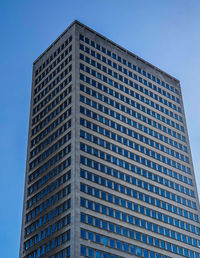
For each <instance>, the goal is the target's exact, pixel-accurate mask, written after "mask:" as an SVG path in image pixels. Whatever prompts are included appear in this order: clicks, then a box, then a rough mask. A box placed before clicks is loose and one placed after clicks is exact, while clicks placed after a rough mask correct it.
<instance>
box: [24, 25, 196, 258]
mask: <svg viewBox="0 0 200 258" xmlns="http://www.w3.org/2000/svg"><path fill="white" fill-rule="evenodd" d="M199 211H200V210H199V201H198V196H197V188H196V183H195V177H194V169H193V165H192V158H191V151H190V146H189V139H188V133H187V127H186V121H185V114H184V107H183V100H182V95H181V88H180V82H179V80H177V79H176V78H174V77H172V76H171V75H169V74H167V73H165V72H163V71H161V70H160V69H158V68H157V67H155V66H153V65H152V64H150V63H148V62H146V61H145V60H143V59H141V58H139V57H138V56H136V55H134V54H132V53H131V52H129V51H128V50H126V49H124V48H122V47H121V46H119V45H117V44H116V43H114V42H112V41H110V40H109V39H107V38H105V37H103V36H102V35H100V34H99V33H97V32H95V31H93V30H91V29H90V28H88V27H86V26H85V25H83V24H81V23H79V22H77V21H75V22H74V23H72V24H71V26H69V27H68V28H67V30H66V31H65V32H64V33H63V34H62V35H61V36H60V37H59V38H58V39H57V40H56V41H55V42H54V43H53V44H52V45H51V46H50V47H49V48H48V49H47V50H46V51H45V52H44V53H43V54H42V55H41V56H39V58H38V59H37V60H36V61H35V62H34V65H33V80H32V93H31V107H30V123H29V135H28V149H27V168H26V178H25V190H24V207H23V219H22V233H21V245H20V258H22V257H23V258H38V257H52V258H61V257H62V258H63V257H73V258H78V257H94V258H119V257H120V258H121V257H124V258H127V257H149V258H152V257H153V258H158V257H159V258H160V257H162V258H164V257H173V258H174V257H190V258H193V257H194V258H197V257H198V258H199V257H200V225H199Z"/></svg>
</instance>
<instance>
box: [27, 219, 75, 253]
mask: <svg viewBox="0 0 200 258" xmlns="http://www.w3.org/2000/svg"><path fill="white" fill-rule="evenodd" d="M69 223H70V214H68V215H67V216H66V217H64V218H62V219H60V220H58V221H56V223H54V224H52V225H50V226H48V227H47V228H45V229H43V230H42V231H40V232H39V233H38V234H36V235H34V236H33V237H31V238H30V239H29V240H27V241H26V242H25V243H24V249H25V250H28V249H29V248H31V247H33V246H34V245H36V244H38V243H39V242H40V241H43V240H45V239H46V238H48V237H52V235H53V234H54V233H56V232H58V231H59V230H61V229H63V228H64V227H66V226H67V225H68V224H69Z"/></svg>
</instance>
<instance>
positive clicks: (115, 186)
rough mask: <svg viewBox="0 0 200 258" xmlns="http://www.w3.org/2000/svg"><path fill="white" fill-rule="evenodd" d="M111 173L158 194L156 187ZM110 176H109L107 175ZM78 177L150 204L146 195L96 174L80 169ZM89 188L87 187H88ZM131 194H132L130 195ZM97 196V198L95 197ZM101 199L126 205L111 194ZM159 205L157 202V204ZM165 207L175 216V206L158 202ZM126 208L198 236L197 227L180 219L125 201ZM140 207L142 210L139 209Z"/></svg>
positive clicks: (121, 174)
mask: <svg viewBox="0 0 200 258" xmlns="http://www.w3.org/2000/svg"><path fill="white" fill-rule="evenodd" d="M110 172H111V169H110ZM113 172H114V173H115V178H120V179H121V180H123V181H125V180H126V182H127V183H129V184H132V185H134V186H138V187H144V189H146V190H147V189H148V185H151V186H149V189H151V190H150V191H151V192H154V193H157V194H158V192H159V188H158V187H157V186H153V185H152V184H148V183H146V182H144V181H141V180H140V179H136V178H135V177H132V176H129V175H127V174H126V179H125V178H124V174H123V173H121V172H118V171H117V170H115V169H113ZM109 175H110V174H109ZM80 176H81V177H82V178H84V179H87V180H89V181H90V182H94V183H95V184H99V185H102V186H104V187H106V188H108V189H112V190H115V191H117V192H120V194H124V195H127V196H133V197H134V198H135V199H137V197H138V198H139V197H140V198H142V196H143V199H142V200H145V201H146V202H147V203H151V201H150V200H151V198H150V197H149V196H148V195H146V194H145V193H144V192H142V193H141V192H140V193H139V192H138V191H136V190H135V189H136V188H135V187H134V188H132V189H131V188H128V187H126V186H124V185H122V184H120V183H117V182H116V181H115V182H114V181H111V180H110V179H106V178H105V177H101V176H99V175H97V174H93V173H91V172H89V171H86V170H84V169H82V168H81V171H80ZM88 187H89V186H88ZM85 188H86V187H85V186H84V185H81V189H82V191H84V192H86V189H85ZM87 190H88V193H89V192H90V193H92V189H90V188H89V189H87ZM160 192H161V189H160ZM131 193H132V194H131ZM96 195H98V196H96ZM95 196H96V197H99V196H100V192H98V190H95ZM103 197H105V198H107V200H108V201H109V202H111V203H114V202H115V201H116V202H117V203H116V204H118V205H119V204H120V200H121V206H124V205H125V204H126V200H124V199H123V200H122V199H121V198H119V197H116V196H115V198H113V196H112V194H107V195H106V193H105V194H103ZM154 202H155V201H154ZM158 203H159V202H158ZM167 205H168V210H169V211H172V210H173V212H174V213H175V214H178V208H177V207H176V206H171V204H169V203H166V202H165V201H160V208H163V209H164V210H166V209H167ZM127 206H129V208H130V209H133V208H134V209H135V210H136V211H137V212H139V213H142V214H144V212H145V211H146V213H148V216H151V217H153V216H154V217H155V218H156V219H158V220H162V221H163V222H164V223H170V224H171V225H174V226H176V227H179V228H181V229H183V230H187V231H190V232H192V233H194V234H197V235H200V228H199V227H195V226H194V225H191V224H189V223H186V222H185V221H182V220H180V219H176V218H174V217H171V216H169V215H165V214H162V213H160V212H157V213H156V212H154V211H152V210H151V209H149V208H147V207H146V208H144V207H143V206H142V205H141V204H140V205H138V204H134V205H132V203H131V202H129V201H128V200H127ZM141 207H142V208H141ZM156 214H158V215H156ZM189 218H190V219H192V220H193V214H192V213H191V212H190V213H189Z"/></svg>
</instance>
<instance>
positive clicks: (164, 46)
mask: <svg viewBox="0 0 200 258" xmlns="http://www.w3.org/2000/svg"><path fill="white" fill-rule="evenodd" d="M75 19H78V20H79V21H81V22H83V23H85V24H86V25H88V26H90V27H91V28H93V29H94V30H96V31H98V32H100V33H101V34H103V35H105V36H106V37H108V38H110V39H111V40H113V41H115V42H116V43H118V44H120V45H122V46H123V47H125V48H127V49H128V50H130V51H132V52H133V53H135V54H136V55H138V56H140V57H142V58H144V59H146V60H147V61H149V62H151V63H152V64H154V65H155V66H158V67H159V68H161V69H163V70H164V71H166V72H168V73H170V74H171V75H173V76H175V77H177V78H178V79H179V80H180V81H181V85H182V93H183V99H184V104H185V112H186V118H187V124H188V130H189V136H190V141H191V148H192V154H193V161H194V166H195V173H196V179H197V183H198V188H199V189H200V158H199V149H200V133H199V132H200V1H198V0H196V1H195V0H189V1H188V0H162V1H161V0H151V1H149V0H146V1H145V0H137V1H136V0H99V1H98V0H74V1H69V0H68V1H67V0H56V1H55V0H29V1H27V0H21V1H16V0H15V1H14V0H13V1H11V0H1V1H0V35H1V39H0V50H1V52H0V74H1V77H0V87H1V91H0V92H1V94H0V146H1V148H0V152H1V153H0V164H1V167H0V198H1V206H0V207H1V208H0V250H1V257H2V258H15V257H18V250H19V240H20V228H21V213H22V202H23V188H24V176H25V160H26V146H27V134H28V116H29V102H30V91H31V75H32V63H33V61H34V60H35V59H36V58H37V57H38V56H39V55H40V54H41V53H42V51H44V50H45V49H46V48H47V47H48V46H49V45H50V44H51V43H52V42H53V41H54V40H55V39H56V38H57V37H58V36H59V34H60V33H62V32H63V31H64V30H65V29H66V27H67V26H68V25H69V24H70V23H71V22H72V21H73V20H75ZM199 193H200V191H199Z"/></svg>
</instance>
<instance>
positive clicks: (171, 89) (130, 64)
mask: <svg viewBox="0 0 200 258" xmlns="http://www.w3.org/2000/svg"><path fill="white" fill-rule="evenodd" d="M80 41H83V42H85V43H86V44H89V45H90V46H91V47H93V48H96V49H97V50H98V51H101V52H102V53H104V54H106V55H107V56H108V57H110V58H111V57H112V58H113V59H116V60H117V61H118V62H120V63H122V64H123V65H125V66H127V67H128V68H131V69H132V70H133V71H136V70H137V72H138V73H139V74H143V76H146V77H147V78H148V79H150V80H152V81H153V82H156V83H157V84H160V85H161V86H163V87H165V88H166V89H168V90H170V91H171V92H173V93H176V94H177V95H179V91H178V89H177V88H175V87H173V86H171V85H168V83H165V82H163V81H162V80H161V79H159V78H156V77H155V76H154V75H151V74H150V73H147V72H146V71H145V70H142V69H141V68H140V67H136V65H135V64H132V63H130V62H128V61H127V60H126V59H124V58H122V57H121V56H119V55H118V56H117V55H116V54H115V53H114V52H113V53H111V51H110V50H108V49H107V50H106V48H105V47H102V46H100V45H99V44H98V43H96V42H94V41H93V40H90V39H88V38H87V37H84V36H83V35H82V34H80ZM118 48H120V47H119V46H118ZM87 49H88V48H87ZM122 51H123V52H124V50H123V49H122ZM86 52H89V50H86ZM129 54H131V53H129ZM131 55H132V54H131ZM134 57H135V56H134ZM97 58H98V56H97ZM98 59H100V58H98ZM106 62H107V63H108V64H109V65H113V63H114V62H112V61H111V60H110V59H109V58H107V61H106ZM113 66H114V65H113ZM136 68H137V69H136ZM141 80H142V78H141ZM158 88H160V87H159V86H158ZM160 90H161V91H162V92H163V91H164V90H162V89H161V88H160ZM163 95H164V93H163ZM172 96H174V95H173V94H172Z"/></svg>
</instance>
